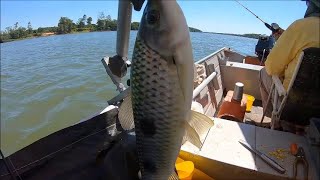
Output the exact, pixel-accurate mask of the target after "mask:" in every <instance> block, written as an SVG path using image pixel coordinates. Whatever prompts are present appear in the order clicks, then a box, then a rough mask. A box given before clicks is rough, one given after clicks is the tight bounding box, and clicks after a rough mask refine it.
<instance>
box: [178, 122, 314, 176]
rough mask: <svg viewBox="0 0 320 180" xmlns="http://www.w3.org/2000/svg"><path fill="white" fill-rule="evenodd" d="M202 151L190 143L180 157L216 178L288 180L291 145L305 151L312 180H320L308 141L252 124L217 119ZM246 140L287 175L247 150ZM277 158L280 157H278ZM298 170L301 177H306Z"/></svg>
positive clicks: (292, 158) (291, 162)
mask: <svg viewBox="0 0 320 180" xmlns="http://www.w3.org/2000/svg"><path fill="white" fill-rule="evenodd" d="M213 120H214V126H213V127H212V128H211V129H210V131H209V133H208V135H207V137H206V140H205V142H204V145H203V147H202V148H201V150H199V149H198V148H196V147H195V146H193V145H192V144H191V143H189V142H186V143H185V144H184V145H183V146H182V147H181V150H182V151H181V152H180V155H179V156H180V157H181V158H183V159H184V160H190V161H193V162H194V164H195V167H196V168H198V169H200V170H201V171H203V172H204V173H206V174H208V175H210V176H211V177H212V178H214V179H288V178H292V176H293V162H294V160H295V156H293V155H291V154H290V153H288V151H289V149H290V145H291V143H297V144H298V146H301V147H303V148H304V151H305V153H306V158H307V161H308V162H309V179H318V177H316V176H317V174H316V167H315V166H314V165H313V164H312V161H311V157H310V153H309V151H308V144H307V140H306V139H305V137H303V136H298V135H295V134H292V133H288V132H282V131H276V130H270V129H266V128H261V127H257V126H253V125H249V124H244V123H238V122H234V121H226V120H223V119H219V118H213ZM240 139H241V140H244V141H246V142H247V143H248V144H250V145H251V146H253V147H255V148H256V149H257V150H259V151H261V152H263V153H264V154H266V155H267V156H269V157H270V158H272V159H273V160H275V161H276V162H277V163H278V164H280V165H281V166H282V167H284V168H285V169H286V172H285V173H284V174H280V173H278V172H277V171H276V170H274V169H272V168H271V167H270V166H269V165H268V164H266V163H265V162H264V161H263V160H261V159H260V158H259V157H257V156H256V155H255V154H253V153H251V152H250V151H249V150H248V149H246V148H245V147H243V146H242V145H241V144H240V143H238V140H240ZM275 155H277V156H275ZM302 172H303V169H302V168H301V169H299V170H298V178H302V177H303V173H302Z"/></svg>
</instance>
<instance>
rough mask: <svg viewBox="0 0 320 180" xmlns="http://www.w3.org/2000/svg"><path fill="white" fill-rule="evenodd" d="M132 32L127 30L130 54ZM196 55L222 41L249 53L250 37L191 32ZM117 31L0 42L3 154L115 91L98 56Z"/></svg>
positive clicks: (82, 114) (97, 106) (110, 48)
mask: <svg viewBox="0 0 320 180" xmlns="http://www.w3.org/2000/svg"><path fill="white" fill-rule="evenodd" d="M135 37H136V32H131V38H130V50H129V54H130V55H129V57H131V54H132V50H133V45H134V39H135ZM191 41H192V45H193V49H194V57H195V60H199V59H201V58H203V57H205V56H207V55H209V54H211V53H213V52H214V51H216V50H218V49H220V48H222V47H224V46H227V47H231V48H232V49H234V50H235V51H237V52H240V53H242V54H248V55H253V54H254V47H255V44H256V43H257V40H255V39H249V38H243V37H236V36H227V35H217V34H209V33H191ZM115 43H116V32H93V33H82V34H69V35H58V36H50V37H42V38H35V39H28V40H21V41H15V42H9V43H4V44H1V149H2V150H3V151H4V153H5V154H10V153H12V152H15V151H16V150H19V149H21V148H22V147H25V146H27V145H29V144H30V143H32V142H34V141H36V140H38V139H40V138H42V137H44V136H46V135H48V134H50V133H52V132H55V131H57V130H59V129H62V128H64V127H66V126H70V125H72V124H74V123H76V122H78V121H79V120H81V119H84V118H86V117H89V116H90V115H92V114H94V113H96V112H97V111H100V110H102V109H103V108H105V107H106V106H107V105H108V104H107V100H108V99H110V98H111V97H113V96H114V95H116V94H117V93H116V91H115V86H114V85H113V84H112V82H111V80H110V79H109V77H108V76H107V74H106V72H105V69H104V67H103V65H102V63H101V61H100V60H101V58H102V57H104V56H106V55H108V56H113V55H115Z"/></svg>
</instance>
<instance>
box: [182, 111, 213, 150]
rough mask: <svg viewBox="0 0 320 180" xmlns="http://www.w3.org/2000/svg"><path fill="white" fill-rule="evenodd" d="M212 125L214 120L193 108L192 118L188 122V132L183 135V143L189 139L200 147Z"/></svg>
mask: <svg viewBox="0 0 320 180" xmlns="http://www.w3.org/2000/svg"><path fill="white" fill-rule="evenodd" d="M212 126H213V120H211V119H210V118H209V117H208V116H206V115H204V114H201V113H199V112H196V111H192V110H191V118H190V119H189V121H188V122H187V123H186V133H185V136H184V137H183V143H184V142H185V141H189V142H190V143H192V144H193V145H195V146H196V147H198V148H199V149H200V148H201V147H202V144H203V142H204V140H205V137H206V136H207V134H208V132H209V130H210V128H211V127H212Z"/></svg>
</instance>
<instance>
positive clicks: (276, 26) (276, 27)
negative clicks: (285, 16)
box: [271, 23, 280, 30]
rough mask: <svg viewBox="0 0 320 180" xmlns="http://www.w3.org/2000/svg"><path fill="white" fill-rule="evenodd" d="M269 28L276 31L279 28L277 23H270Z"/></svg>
mask: <svg viewBox="0 0 320 180" xmlns="http://www.w3.org/2000/svg"><path fill="white" fill-rule="evenodd" d="M271 26H272V28H273V29H274V30H278V29H279V28H280V26H279V25H278V24H277V23H271Z"/></svg>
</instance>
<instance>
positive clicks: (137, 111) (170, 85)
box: [131, 37, 185, 179]
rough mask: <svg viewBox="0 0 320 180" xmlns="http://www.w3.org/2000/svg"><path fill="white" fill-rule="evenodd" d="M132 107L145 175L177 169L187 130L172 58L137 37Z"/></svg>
mask: <svg viewBox="0 0 320 180" xmlns="http://www.w3.org/2000/svg"><path fill="white" fill-rule="evenodd" d="M131 88H132V107H133V112H134V113H133V114H134V123H135V127H136V135H137V141H136V142H137V149H138V156H139V158H138V159H139V160H140V162H139V164H140V167H141V173H142V177H143V178H146V179H160V178H163V177H166V176H167V177H169V176H170V175H171V174H172V173H173V172H174V162H175V160H176V157H177V156H178V153H179V150H180V145H181V142H182V137H183V133H184V123H185V119H184V111H183V107H181V106H180V104H181V103H184V97H183V95H182V93H181V89H180V85H179V79H178V73H177V70H176V66H175V64H174V61H173V59H172V58H165V57H161V56H160V55H159V54H158V53H157V52H156V51H154V50H152V49H151V48H149V47H148V46H147V45H146V44H145V43H144V41H143V40H141V39H139V37H137V40H136V44H135V49H134V53H133V58H132V68H131Z"/></svg>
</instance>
